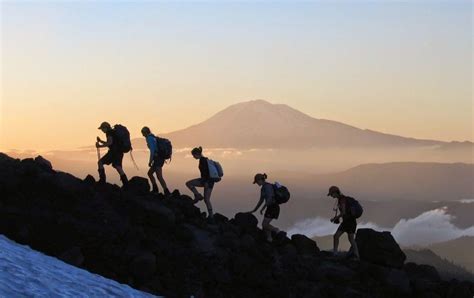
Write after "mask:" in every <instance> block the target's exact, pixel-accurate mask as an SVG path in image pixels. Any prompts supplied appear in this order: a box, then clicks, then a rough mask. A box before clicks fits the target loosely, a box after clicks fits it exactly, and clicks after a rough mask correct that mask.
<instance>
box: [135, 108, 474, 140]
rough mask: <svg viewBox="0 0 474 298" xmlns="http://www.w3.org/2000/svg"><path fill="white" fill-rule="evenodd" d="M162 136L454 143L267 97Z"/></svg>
mask: <svg viewBox="0 0 474 298" xmlns="http://www.w3.org/2000/svg"><path fill="white" fill-rule="evenodd" d="M164 136H165V137H167V138H170V139H172V140H173V143H174V144H175V145H176V146H178V147H189V146H193V145H195V144H201V145H203V146H206V147H214V148H217V147H220V148H275V147H277V148H288V149H306V148H321V147H322V148H324V147H326V148H327V147H366V146H371V147H395V148H396V147H417V146H419V147H422V146H443V145H447V144H450V143H448V142H443V141H436V140H423V139H415V138H409V137H402V136H397V135H392V134H386V133H381V132H377V131H373V130H369V129H360V128H357V127H354V126H350V125H347V124H344V123H340V122H337V121H332V120H325V119H316V118H313V117H311V116H309V115H306V114H304V113H302V112H300V111H298V110H296V109H294V108H292V107H290V106H288V105H285V104H272V103H269V102H267V101H264V100H253V101H248V102H242V103H238V104H234V105H231V106H229V107H228V108H226V109H224V110H222V111H220V112H218V113H217V114H215V115H214V116H212V117H211V118H209V119H207V120H205V121H204V122H201V123H199V124H196V125H193V126H190V127H188V128H185V129H181V130H178V131H175V132H171V133H168V134H165V135H164ZM142 143H143V140H142ZM468 143H470V142H468ZM463 144H465V143H463ZM470 144H472V143H470ZM142 145H143V144H142Z"/></svg>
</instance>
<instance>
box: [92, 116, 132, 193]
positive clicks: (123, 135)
mask: <svg viewBox="0 0 474 298" xmlns="http://www.w3.org/2000/svg"><path fill="white" fill-rule="evenodd" d="M99 129H100V130H101V131H102V132H103V133H105V135H106V137H107V139H106V140H105V141H103V140H101V139H100V138H99V137H97V142H96V143H95V146H96V148H97V157H98V158H99V160H98V162H97V164H98V167H99V169H98V171H99V183H100V184H105V183H106V175H105V169H104V165H112V167H113V168H114V169H116V170H117V172H118V173H119V175H120V180H121V181H122V184H123V187H124V188H126V187H127V185H128V178H127V175H125V172H124V171H123V168H122V160H123V155H124V153H127V152H130V153H131V150H132V145H131V142H130V133H129V132H128V130H127V128H126V127H125V126H122V125H120V124H117V125H115V126H114V127H113V128H112V126H111V125H110V124H109V123H108V122H102V124H101V125H100V126H99ZM100 148H109V150H108V151H107V153H106V154H105V155H104V156H102V157H100Z"/></svg>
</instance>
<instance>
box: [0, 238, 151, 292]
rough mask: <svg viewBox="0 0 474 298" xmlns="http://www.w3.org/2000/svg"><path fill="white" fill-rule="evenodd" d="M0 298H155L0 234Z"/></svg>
mask: <svg viewBox="0 0 474 298" xmlns="http://www.w3.org/2000/svg"><path fill="white" fill-rule="evenodd" d="M0 251H1V253H0V297H133V298H141V297H155V296H153V295H151V294H147V293H144V292H140V291H137V290H134V289H132V288H131V287H129V286H127V285H123V284H119V283H118V282H115V281H113V280H110V279H106V278H104V277H102V276H100V275H97V274H92V273H90V272H88V271H86V270H82V269H79V268H77V267H74V266H71V265H68V264H66V263H63V262H61V261H59V260H58V259H56V258H53V257H49V256H46V255H44V254H42V253H40V252H37V251H34V250H32V249H31V248H29V247H28V246H24V245H19V244H17V243H15V242H13V241H11V240H9V239H8V238H6V237H4V236H2V235H0Z"/></svg>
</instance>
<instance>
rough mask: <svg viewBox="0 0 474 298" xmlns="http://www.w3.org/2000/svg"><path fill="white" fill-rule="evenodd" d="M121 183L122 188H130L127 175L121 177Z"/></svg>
mask: <svg viewBox="0 0 474 298" xmlns="http://www.w3.org/2000/svg"><path fill="white" fill-rule="evenodd" d="M120 181H122V188H123V189H127V187H128V178H127V175H122V176H120Z"/></svg>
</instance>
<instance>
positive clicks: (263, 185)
mask: <svg viewBox="0 0 474 298" xmlns="http://www.w3.org/2000/svg"><path fill="white" fill-rule="evenodd" d="M253 184H257V185H258V186H260V200H259V201H258V203H257V206H255V208H254V209H253V210H252V211H250V212H249V213H254V212H255V211H257V210H258V208H260V206H262V204H263V207H262V209H260V214H263V212H264V211H265V214H264V218H263V221H262V229H263V231H264V232H265V236H266V238H267V240H268V241H269V242H271V241H273V237H272V233H275V234H278V233H280V232H282V231H280V229H278V228H276V227H274V226H272V225H271V224H270V223H271V221H272V220H274V219H278V217H279V216H280V205H279V203H278V202H277V195H276V188H278V186H276V185H273V184H271V183H268V182H267V174H265V173H264V174H256V175H255V177H254V180H253ZM285 189H286V188H285ZM288 199H289V193H288V198H287V199H286V201H288ZM286 201H285V202H286ZM282 233H285V232H282ZM285 234H286V233H285Z"/></svg>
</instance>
